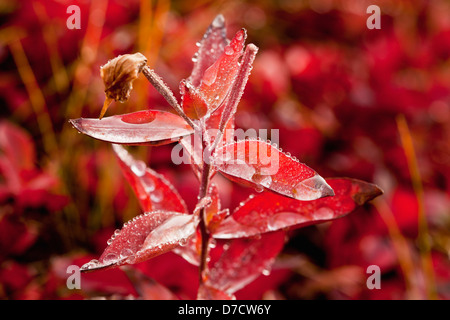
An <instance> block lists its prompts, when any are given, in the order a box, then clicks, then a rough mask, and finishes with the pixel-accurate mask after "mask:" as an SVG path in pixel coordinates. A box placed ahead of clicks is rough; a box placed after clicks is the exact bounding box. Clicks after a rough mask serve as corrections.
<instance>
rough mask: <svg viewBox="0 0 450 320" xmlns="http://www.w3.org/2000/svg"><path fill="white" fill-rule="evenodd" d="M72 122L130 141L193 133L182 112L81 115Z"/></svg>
mask: <svg viewBox="0 0 450 320" xmlns="http://www.w3.org/2000/svg"><path fill="white" fill-rule="evenodd" d="M70 123H71V124H72V125H73V126H74V127H75V128H76V129H77V130H78V131H80V132H81V133H84V134H86V135H88V136H91V137H93V138H95V139H99V140H102V141H106V142H112V143H118V144H128V145H153V146H158V145H163V144H168V143H172V142H175V141H178V140H180V138H181V137H183V136H187V135H190V134H192V133H193V132H194V131H193V129H192V128H191V127H190V126H189V125H188V124H187V123H186V122H185V121H184V120H183V119H182V118H181V117H179V116H177V115H175V114H172V113H169V112H164V111H158V110H145V111H138V112H134V113H128V114H123V115H117V116H112V117H106V118H103V119H102V120H99V119H84V118H78V119H75V120H70Z"/></svg>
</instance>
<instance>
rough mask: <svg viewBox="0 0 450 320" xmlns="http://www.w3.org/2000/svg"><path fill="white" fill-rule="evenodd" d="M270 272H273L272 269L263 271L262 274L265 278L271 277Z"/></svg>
mask: <svg viewBox="0 0 450 320" xmlns="http://www.w3.org/2000/svg"><path fill="white" fill-rule="evenodd" d="M270 272H271V270H270V268H267V269H264V270H263V271H262V274H263V275H265V276H270Z"/></svg>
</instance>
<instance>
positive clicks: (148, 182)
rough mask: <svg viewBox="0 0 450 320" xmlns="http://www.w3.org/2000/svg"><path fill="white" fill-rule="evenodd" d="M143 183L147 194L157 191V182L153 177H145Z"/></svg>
mask: <svg viewBox="0 0 450 320" xmlns="http://www.w3.org/2000/svg"><path fill="white" fill-rule="evenodd" d="M141 182H142V186H143V187H144V190H145V192H146V193H150V192H152V191H154V190H155V182H154V181H153V179H152V178H151V177H149V176H143V177H142V179H141Z"/></svg>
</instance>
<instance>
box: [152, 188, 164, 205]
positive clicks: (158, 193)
mask: <svg viewBox="0 0 450 320" xmlns="http://www.w3.org/2000/svg"><path fill="white" fill-rule="evenodd" d="M163 198H164V196H163V194H162V192H161V190H155V191H154V192H152V193H151V194H150V199H151V200H152V201H153V202H161V201H162V200H163Z"/></svg>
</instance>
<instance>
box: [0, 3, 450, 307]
mask: <svg viewBox="0 0 450 320" xmlns="http://www.w3.org/2000/svg"><path fill="white" fill-rule="evenodd" d="M72 4H76V5H78V6H79V8H80V13H81V24H80V29H72V30H70V29H68V28H67V26H66V21H67V19H68V18H69V17H70V15H71V12H70V13H67V12H66V10H67V7H68V6H70V5H72ZM369 5H377V6H379V8H380V9H381V20H380V22H381V24H380V26H381V28H380V29H368V28H367V26H366V22H367V19H368V18H369V17H370V15H371V14H368V13H366V10H367V7H368V6H369ZM219 13H222V14H223V15H224V16H225V19H226V22H227V27H228V37H229V38H231V37H232V36H233V35H234V33H235V32H236V31H237V30H239V28H241V27H244V28H246V29H247V31H248V39H247V41H248V43H250V42H251V43H254V44H256V45H257V46H258V47H259V48H260V51H259V53H258V55H257V57H256V61H255V66H254V69H253V72H252V75H251V76H250V79H249V83H248V85H247V88H246V91H245V94H244V96H243V99H242V101H241V103H240V106H239V109H238V113H237V115H236V125H237V127H240V128H243V129H248V128H254V129H259V128H261V129H279V130H280V146H281V147H282V148H283V150H284V151H286V152H290V153H291V154H292V155H293V156H295V157H297V158H298V159H300V160H301V161H302V162H305V163H306V164H308V165H309V166H310V167H312V168H314V169H315V170H316V171H317V172H319V174H320V175H321V176H323V177H338V176H342V177H344V176H347V177H352V178H358V179H362V180H366V181H369V182H374V183H376V184H378V185H379V186H380V187H381V188H382V189H383V190H384V191H385V194H384V195H383V196H382V197H380V198H379V199H377V200H376V201H374V202H372V204H370V205H366V206H364V207H361V208H359V209H358V210H357V211H356V212H354V213H352V214H350V215H349V216H347V217H345V218H343V219H340V220H337V221H335V222H332V223H327V224H324V225H319V226H311V227H307V228H303V229H299V230H296V231H295V232H292V233H291V234H290V239H289V241H288V242H287V244H286V246H285V249H284V250H283V252H282V254H281V255H280V256H279V257H278V259H277V261H276V262H275V265H274V266H273V268H272V270H271V273H270V274H269V275H261V277H259V278H258V279H257V280H256V281H254V282H253V283H252V284H250V285H249V286H247V287H246V288H244V289H242V290H241V291H238V292H237V294H236V296H237V298H238V299H434V298H439V299H448V298H450V262H449V256H450V232H449V231H450V214H449V213H450V198H449V196H450V2H448V1H446V0H434V1H425V0H423V1H421V0H412V1H393V0H392V1H375V0H373V1H361V0H278V1H275V0H273V1H269V0H265V1H233V0H232V1H207V0H192V1H158V0H153V1H151V0H142V1H138V0H127V1H125V0H96V1H84V0H79V1H76V3H72V1H64V0H53V1H52V0H41V1H37V0H36V1H31V0H27V1H18V0H0V21H1V30H0V65H1V71H0V103H1V108H0V115H1V120H0V299H85V298H93V297H103V296H105V297H113V298H114V297H118V298H120V297H137V296H140V297H143V298H147V299H168V298H181V299H186V298H195V296H196V291H197V285H198V283H197V268H196V267H194V266H192V265H190V264H188V263H187V262H185V261H184V260H183V259H182V258H180V257H179V256H177V255H175V254H172V253H167V254H164V255H162V256H159V257H157V258H155V259H152V260H150V261H148V262H145V263H141V264H139V265H137V266H135V267H134V270H132V271H126V270H125V271H124V270H111V271H104V272H98V273H94V274H86V275H83V276H82V282H81V285H82V289H81V290H69V289H68V288H67V286H66V279H67V277H68V276H69V274H67V273H66V269H67V266H69V265H72V264H75V265H79V266H81V264H83V263H85V262H87V261H89V260H90V259H93V258H97V257H98V256H99V255H100V254H101V252H102V251H103V250H104V248H105V247H106V241H107V239H109V237H110V236H111V234H112V233H113V232H114V230H115V229H116V228H119V227H120V226H121V225H122V224H123V223H124V222H125V221H128V220H129V219H131V218H132V217H134V216H136V215H138V214H140V213H141V212H140V209H139V205H138V203H137V200H136V198H135V196H134V195H133V193H132V191H131V189H130V188H129V186H128V184H127V183H126V181H125V180H124V178H123V176H122V174H121V172H120V168H119V166H118V164H117V161H116V159H115V157H114V154H113V152H112V149H111V147H110V145H109V144H107V143H103V142H100V141H96V140H94V139H91V138H89V137H87V136H84V135H81V134H78V133H77V131H76V130H75V129H74V128H72V127H71V125H70V124H69V123H68V120H69V119H71V118H78V117H81V116H82V117H97V116H98V114H99V112H100V109H101V106H102V104H103V101H104V88H103V83H102V80H101V78H100V74H99V67H100V66H101V65H103V64H105V63H106V62H107V61H108V60H109V59H112V58H114V57H115V56H116V55H118V54H123V53H134V52H141V53H143V54H144V55H145V56H146V57H147V58H148V64H149V65H150V66H151V67H152V68H154V69H155V70H156V71H157V72H158V73H159V74H160V75H161V76H162V77H163V78H164V79H165V81H166V82H167V83H168V85H169V86H170V87H171V88H172V90H173V91H174V92H175V94H176V95H177V97H179V93H178V91H179V90H178V83H179V81H180V80H182V79H185V78H187V77H188V76H189V74H190V71H191V68H192V61H191V58H192V56H193V55H194V53H195V52H196V50H197V47H196V45H195V44H196V42H197V41H199V40H200V39H201V37H202V35H203V33H204V32H205V30H206V28H207V27H208V25H209V24H210V23H211V21H212V20H213V19H214V17H215V16H216V15H217V14H219ZM146 108H153V109H161V110H169V107H168V106H167V104H166V102H165V101H164V99H163V98H162V97H161V96H159V94H158V93H157V92H156V91H155V90H154V89H153V88H152V87H151V86H150V85H149V84H148V82H147V81H145V80H144V78H143V77H141V78H140V79H138V80H137V81H135V82H134V90H133V92H132V95H131V98H130V100H129V101H128V102H127V103H124V104H118V103H113V104H112V105H111V107H110V109H109V110H108V113H107V115H113V114H122V113H127V112H132V111H137V110H143V109H146ZM172 147H173V146H172V145H169V146H162V147H158V148H145V147H139V148H137V147H135V148H133V149H131V150H132V151H133V153H134V154H135V155H136V156H137V157H139V158H141V159H143V160H145V161H146V162H147V163H148V164H149V165H150V166H151V167H152V168H153V169H156V170H157V171H158V172H160V173H162V174H164V175H165V176H166V177H167V178H168V180H170V181H171V182H172V183H173V184H174V185H175V186H176V187H177V189H178V190H179V192H180V194H181V195H182V196H183V198H184V199H185V200H186V202H187V204H188V206H189V208H190V209H192V208H193V207H194V206H195V202H196V199H197V198H196V197H197V193H198V183H197V181H196V178H195V177H194V175H193V174H192V172H191V170H190V168H189V166H187V165H182V166H174V165H173V164H172V163H171V161H170V153H171V150H172ZM218 179H219V180H218V183H219V184H220V188H219V190H220V192H221V198H222V199H221V200H222V204H223V206H224V207H229V208H230V209H233V208H234V207H235V206H236V205H237V204H239V202H240V201H242V200H243V199H245V198H246V197H247V196H248V195H249V194H250V193H251V192H252V191H253V190H252V189H250V190H249V189H245V188H241V187H239V186H237V185H235V184H232V183H231V182H227V181H226V180H225V179H220V178H218ZM370 265H378V266H379V267H380V270H381V273H382V275H381V289H378V290H377V289H374V290H369V289H368V288H367V286H366V280H367V277H368V276H370V274H367V273H366V270H367V267H368V266H370ZM127 272H128V273H129V274H131V276H130V277H129V276H127Z"/></svg>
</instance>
